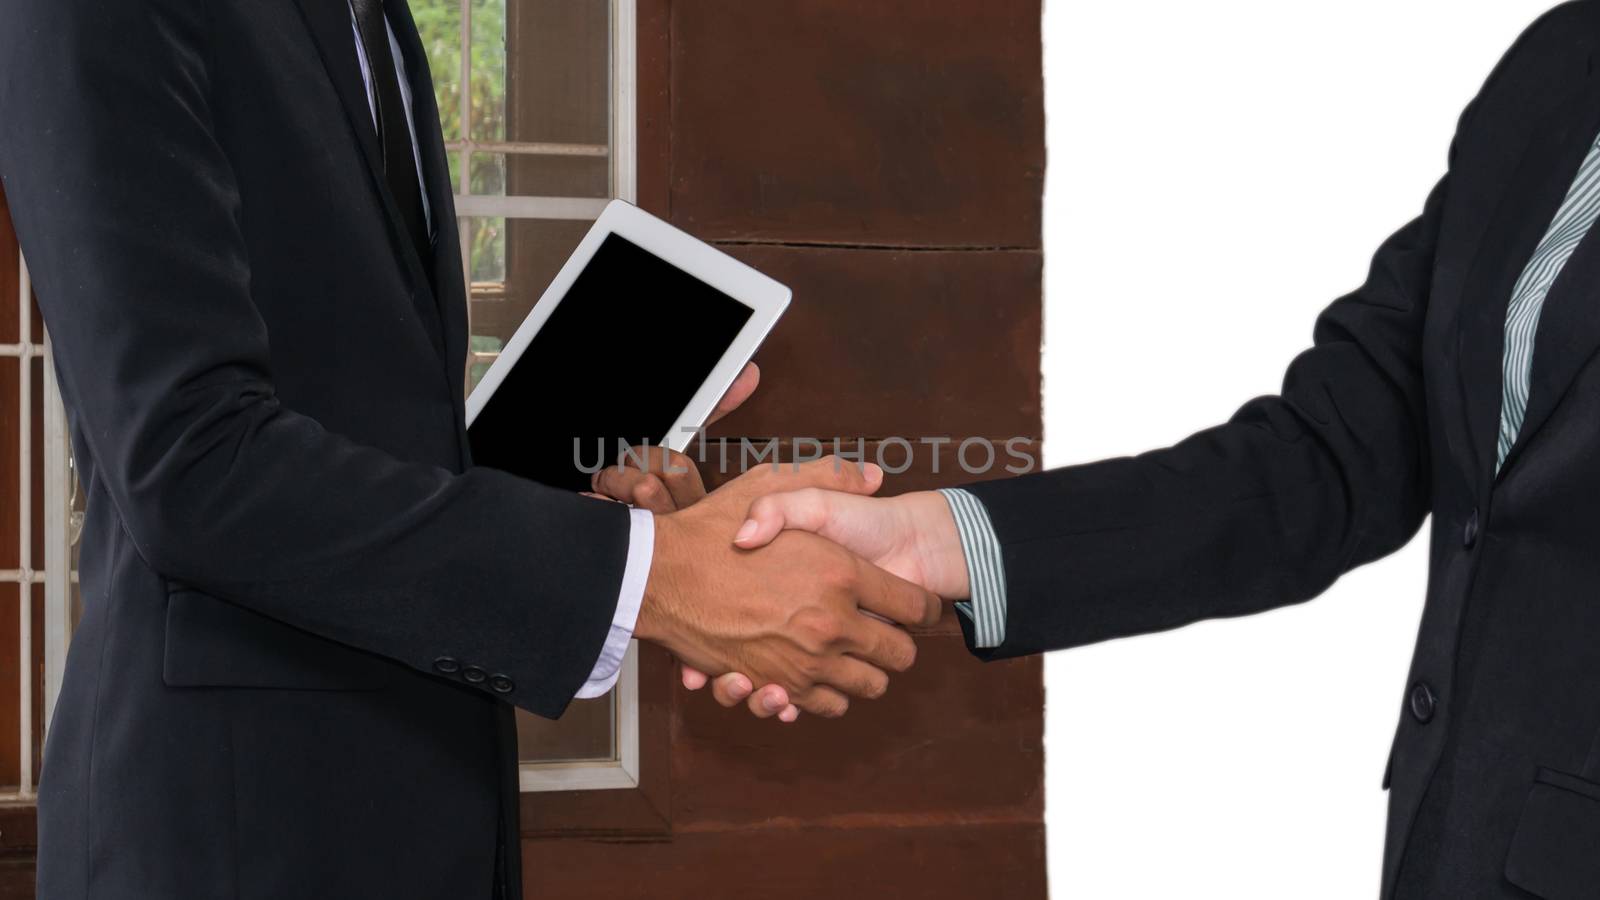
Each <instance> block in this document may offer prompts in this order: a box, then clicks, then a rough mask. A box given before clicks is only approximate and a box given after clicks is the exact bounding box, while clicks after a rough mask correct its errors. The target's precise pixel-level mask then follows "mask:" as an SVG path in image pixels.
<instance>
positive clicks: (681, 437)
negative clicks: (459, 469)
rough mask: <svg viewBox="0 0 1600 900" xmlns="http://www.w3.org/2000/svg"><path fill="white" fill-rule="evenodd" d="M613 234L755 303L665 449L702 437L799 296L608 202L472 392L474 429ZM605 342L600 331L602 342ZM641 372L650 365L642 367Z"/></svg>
mask: <svg viewBox="0 0 1600 900" xmlns="http://www.w3.org/2000/svg"><path fill="white" fill-rule="evenodd" d="M613 234H615V235H617V236H619V237H622V238H625V239H627V240H629V241H632V242H633V243H634V244H636V245H638V246H639V247H640V248H641V249H643V250H645V251H646V252H648V253H651V254H653V255H655V256H657V257H660V258H661V259H663V260H665V261H666V262H668V263H670V264H672V265H673V266H674V267H676V268H678V269H680V270H682V271H683V272H685V273H687V274H689V275H692V276H694V277H695V278H697V279H699V280H700V281H702V282H704V283H706V284H708V285H710V286H711V287H713V288H716V289H717V290H719V291H721V292H723V293H724V294H727V295H728V296H729V297H732V298H733V299H734V300H736V301H738V302H739V303H742V304H744V305H745V306H748V307H750V309H751V311H752V312H751V316H750V319H749V320H748V321H746V322H745V324H744V327H743V328H741V329H740V330H739V334H738V335H737V336H736V337H735V338H734V339H733V341H732V342H731V343H730V344H729V345H728V348H727V349H726V350H724V351H723V353H722V357H721V358H720V359H718V360H717V364H716V366H714V367H713V368H712V369H711V374H710V375H708V376H706V379H705V381H703V382H701V384H700V387H699V388H698V389H697V390H696V391H695V393H694V396H693V397H691V398H690V400H689V403H688V404H687V405H686V406H685V407H684V409H683V412H682V413H680V414H679V415H678V418H677V419H676V420H674V421H673V423H672V428H671V430H670V431H669V432H668V433H667V435H666V436H665V437H664V438H662V439H661V443H660V444H659V445H658V446H660V445H665V446H666V447H668V448H669V449H672V450H677V451H680V452H681V451H682V450H683V449H684V448H685V447H687V446H688V445H689V442H690V441H692V440H693V439H694V437H695V432H696V430H697V429H699V428H701V427H702V426H704V425H705V424H706V420H707V419H709V418H711V413H712V412H713V411H715V409H716V406H717V401H718V400H720V399H722V395H723V394H725V393H727V391H728V388H729V387H731V386H732V385H733V380H734V379H735V378H737V377H738V376H739V372H740V370H742V369H743V368H744V365H745V363H747V362H749V361H750V359H751V357H753V356H755V352H756V350H757V348H759V347H760V346H761V342H762V341H763V340H765V339H766V336H767V334H768V333H769V332H771V331H772V326H773V325H776V324H777V322H778V319H779V318H780V317H781V316H782V315H783V312H784V310H785V309H787V308H788V306H789V300H790V298H791V297H792V296H793V292H792V291H790V290H789V288H788V287H786V286H784V285H783V284H780V283H779V282H777V281H775V280H773V279H772V278H769V277H768V276H766V275H763V274H762V273H760V272H758V271H756V270H755V269H752V268H751V267H749V266H747V265H745V264H744V263H742V262H740V261H738V260H737V259H734V258H733V257H731V256H729V255H728V254H726V253H723V252H722V251H721V250H718V249H716V248H715V247H712V246H711V245H709V244H707V243H705V242H703V241H701V240H699V239H698V238H695V237H692V236H690V235H689V234H687V233H685V232H683V231H680V230H679V229H677V228H675V227H673V226H672V225H669V224H667V223H666V222H663V221H662V220H660V219H658V218H656V217H655V216H652V215H650V214H649V213H647V212H645V211H644V210H642V209H640V208H638V207H637V206H634V205H633V204H631V203H628V202H626V201H623V200H613V201H611V202H610V203H609V204H607V205H606V208H605V211H604V212H602V213H601V214H600V218H598V219H596V220H595V223H594V226H593V227H591V228H590V229H589V233H588V234H586V235H584V236H583V240H581V241H579V242H578V247H577V249H575V250H573V251H572V255H571V256H570V257H568V258H567V261H566V263H565V264H564V265H562V267H561V271H559V272H557V273H556V277H555V279H554V280H553V281H551V282H550V286H549V287H547V288H545V291H544V293H543V294H541V295H540V297H539V301H538V302H537V303H535V304H534V306H533V309H532V311H530V312H529V313H528V315H527V318H525V319H523V320H522V324H521V325H518V326H517V330H516V332H515V333H513V334H512V335H511V339H510V340H509V341H507V342H506V345H505V347H504V348H503V349H502V350H501V351H500V356H499V358H497V359H496V360H495V361H494V362H493V363H492V364H490V366H489V371H487V372H485V373H484V375H483V378H482V379H481V380H480V381H479V382H478V384H477V386H476V387H474V388H473V389H472V393H471V394H469V395H468V396H467V408H466V414H467V428H468V429H469V430H470V429H471V428H472V422H473V420H474V419H476V418H477V416H478V413H479V412H480V411H481V410H482V409H483V407H484V406H485V405H486V404H487V403H488V402H489V399H490V398H491V397H493V396H494V392H495V391H496V390H497V389H498V388H499V387H500V383H501V382H503V381H504V380H505V377H506V374H507V373H508V372H510V371H511V370H512V369H513V368H514V367H515V366H516V364H517V361H518V360H519V359H521V358H522V354H523V353H524V352H525V351H526V350H527V349H528V346H529V345H530V344H532V343H533V338H534V335H536V334H538V333H539V329H540V328H541V327H543V326H544V323H545V322H546V321H547V320H548V319H549V318H550V315H551V313H553V312H554V311H555V308H556V306H557V305H559V304H560V303H561V301H562V300H564V299H565V298H566V295H567V291H568V290H570V289H571V288H572V284H573V282H574V281H576V280H577V278H578V275H579V273H581V272H582V271H583V270H584V267H585V266H587V265H588V264H589V260H590V259H592V258H593V257H594V254H595V251H596V250H598V249H599V248H600V245H601V244H602V243H603V242H604V241H605V239H606V238H607V237H609V236H611V235H613ZM601 339H602V338H600V337H599V336H597V340H601ZM666 352H667V353H668V354H669V355H670V353H671V348H667V349H666ZM642 364H643V365H646V366H647V365H648V360H644V361H642ZM641 371H647V369H646V368H643V367H642V368H641ZM550 389H551V390H565V389H566V388H565V387H564V386H562V385H551V386H550ZM640 390H648V383H647V382H646V381H645V380H644V379H641V382H640Z"/></svg>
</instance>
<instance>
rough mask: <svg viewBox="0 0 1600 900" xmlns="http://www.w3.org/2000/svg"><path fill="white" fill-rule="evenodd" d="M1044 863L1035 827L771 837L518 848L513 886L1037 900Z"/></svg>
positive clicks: (731, 898) (709, 897) (646, 897)
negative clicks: (518, 873)
mask: <svg viewBox="0 0 1600 900" xmlns="http://www.w3.org/2000/svg"><path fill="white" fill-rule="evenodd" d="M947 777H958V773H951V774H949V775H948V776H947ZM1044 853H1045V847H1044V826H1043V825H1041V824H1038V823H1012V822H1000V823H992V824H991V823H964V824H953V823H945V822H939V823H926V824H922V825H920V826H911V827H908V826H906V825H889V826H880V827H871V826H866V827H860V828H828V827H822V828H785V827H779V828H763V829H758V830H741V831H734V832H707V833H696V834H681V835H678V836H677V837H675V838H674V839H673V840H672V841H670V842H667V843H658V844H606V843H600V842H595V841H546V842H540V843H525V844H523V865H522V872H523V876H522V877H523V883H524V885H525V892H526V893H527V895H528V896H529V897H537V898H539V900H569V898H570V900H590V898H595V897H605V898H608V900H664V898H706V900H743V898H750V900H756V898H759V900H818V898H827V900H856V898H860V900H902V898H905V900H909V898H917V900H947V898H948V900H973V898H988V897H995V898H1004V900H1042V898H1044V897H1045V896H1046V890H1045V876H1044Z"/></svg>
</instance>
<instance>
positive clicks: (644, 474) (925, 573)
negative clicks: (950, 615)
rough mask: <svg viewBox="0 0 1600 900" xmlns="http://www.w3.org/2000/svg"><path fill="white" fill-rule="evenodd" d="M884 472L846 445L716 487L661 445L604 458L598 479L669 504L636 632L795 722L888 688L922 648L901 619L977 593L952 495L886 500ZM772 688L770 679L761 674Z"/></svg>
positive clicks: (700, 680) (662, 509) (691, 682)
mask: <svg viewBox="0 0 1600 900" xmlns="http://www.w3.org/2000/svg"><path fill="white" fill-rule="evenodd" d="M882 483H883V472H882V470H881V469H879V468H878V467H877V466H875V465H872V464H870V463H868V464H865V465H860V464H857V463H854V462H851V461H847V460H843V459H840V458H838V457H832V456H829V457H824V458H822V459H819V460H814V461H810V462H806V463H802V464H776V463H774V464H772V465H762V466H760V467H758V468H756V469H753V470H751V471H749V472H746V473H744V474H743V475H741V476H739V477H738V478H737V479H735V480H733V481H731V482H729V483H728V484H726V485H724V486H723V487H721V488H719V489H718V490H716V491H715V492H712V493H710V494H709V495H708V494H707V493H706V490H705V487H704V485H703V483H702V482H701V479H700V475H699V473H698V472H697V471H696V470H695V468H694V466H693V465H692V464H691V463H690V461H689V460H688V458H687V457H685V456H683V455H682V454H680V453H676V452H673V451H670V450H664V449H662V448H659V447H655V448H649V449H648V450H647V451H644V452H641V453H640V454H638V455H637V456H636V455H634V454H629V455H626V456H625V457H624V462H623V463H619V464H618V465H616V466H610V467H607V468H605V469H602V470H601V471H600V472H598V473H596V474H595V476H594V485H593V486H594V490H595V492H596V493H597V494H600V495H603V496H605V497H608V498H611V499H615V500H621V501H623V502H627V503H631V504H633V505H634V506H636V507H638V508H641V509H647V510H650V511H651V512H653V513H655V514H656V517H655V527H656V537H655V551H654V555H653V558H652V561H651V567H650V576H649V581H648V582H647V584H646V587H645V592H644V599H643V602H642V603H641V606H640V610H639V618H638V622H637V624H636V625H635V628H634V636H635V637H637V638H639V639H640V640H645V641H649V642H651V643H655V644H658V645H660V646H662V647H664V648H666V649H667V650H669V651H670V652H672V653H673V654H674V655H675V656H676V657H677V659H678V660H679V662H681V663H682V664H683V682H684V685H685V686H686V687H688V688H689V689H691V690H695V689H698V688H701V687H704V686H705V685H706V684H707V683H708V681H711V679H710V678H709V677H708V675H707V673H711V674H714V675H716V676H717V677H716V678H715V681H714V683H713V684H712V693H713V695H714V696H715V697H716V698H717V700H718V701H719V702H721V703H722V704H723V705H724V706H734V705H736V704H738V703H740V702H745V703H746V704H747V705H748V707H749V709H750V711H751V712H752V713H753V714H755V715H756V716H758V717H761V718H770V717H773V716H777V717H778V718H779V719H780V720H781V721H785V722H792V721H794V720H795V719H796V718H797V717H798V716H799V714H800V711H801V710H804V711H806V712H809V713H812V714H815V715H820V716H828V717H836V716H841V715H843V714H844V713H845V710H846V709H847V708H848V707H849V704H850V698H851V697H860V698H864V699H875V698H877V697H880V696H882V695H883V693H884V692H885V691H886V690H887V689H888V686H889V674H888V673H890V672H903V671H905V670H906V669H908V668H910V666H911V664H912V663H913V662H914V661H915V660H916V645H915V643H914V642H913V641H912V639H911V636H910V635H909V634H907V633H906V631H905V630H904V629H903V628H901V627H900V626H914V625H922V626H927V625H932V624H934V623H936V622H937V621H938V620H939V617H940V614H941V612H942V605H943V604H942V600H943V599H960V598H964V597H966V596H967V594H968V587H967V569H966V560H965V557H964V556H963V555H962V551H961V544H960V539H959V536H958V533H957V531H956V526H955V520H954V517H953V516H952V514H951V512H950V508H949V506H948V504H947V503H946V501H945V499H944V498H943V497H942V496H940V495H939V494H936V493H931V492H922V493H915V494H908V495H905V496H902V497H896V498H892V499H876V498H873V497H871V496H870V495H871V494H873V493H875V492H876V491H877V490H878V488H879V487H880V486H881V485H882ZM758 684H759V685H762V688H761V689H760V690H759V691H757V690H756V689H755V686H756V685H758Z"/></svg>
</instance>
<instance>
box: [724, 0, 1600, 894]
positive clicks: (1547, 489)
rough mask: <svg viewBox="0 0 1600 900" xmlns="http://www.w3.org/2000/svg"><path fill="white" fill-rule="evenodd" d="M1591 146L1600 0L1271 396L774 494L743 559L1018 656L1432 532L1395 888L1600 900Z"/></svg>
mask: <svg viewBox="0 0 1600 900" xmlns="http://www.w3.org/2000/svg"><path fill="white" fill-rule="evenodd" d="M1597 136H1600V2H1595V0H1584V2H1578V3H1569V4H1566V5H1564V6H1561V7H1558V8H1557V9H1555V10H1553V11H1552V12H1550V13H1548V14H1547V15H1545V16H1544V17H1543V18H1542V19H1540V20H1539V21H1538V22H1537V23H1536V24H1534V25H1533V26H1532V27H1531V28H1530V29H1529V30H1528V31H1527V32H1526V33H1525V34H1524V35H1523V36H1522V38H1521V39H1520V40H1519V41H1518V42H1517V43H1516V45H1515V46H1514V47H1512V49H1511V50H1510V52H1509V53H1508V54H1507V55H1506V57H1505V58H1504V60H1503V61H1502V62H1501V63H1500V64H1499V66H1498V67H1497V68H1496V69H1495V71H1494V73H1493V75H1492V76H1491V77H1490V78H1489V80H1488V82H1487V84H1486V85H1485V86H1484V87H1483V89H1482V91H1481V93H1480V94H1479V95H1478V97H1477V98H1476V99H1475V100H1474V101H1473V102H1472V104H1471V105H1470V106H1469V107H1468V109H1467V110H1466V112H1465V113H1464V114H1463V115H1462V117H1461V121H1460V125H1459V129H1458V132H1457V135H1456V139H1455V143H1454V149H1453V151H1452V153H1451V155H1450V166H1449V173H1448V174H1447V175H1446V176H1445V178H1444V179H1443V180H1442V181H1441V182H1440V183H1439V185H1438V187H1437V188H1436V189H1435V190H1434V191H1433V193H1432V195H1431V196H1430V197H1429V199H1428V202H1427V205H1426V207H1425V208H1424V210H1423V212H1422V215H1421V216H1420V217H1419V218H1418V219H1416V220H1415V221H1413V222H1411V223H1410V224H1408V225H1406V226H1405V227H1404V228H1402V229H1401V230H1400V231H1399V232H1397V233H1396V234H1395V235H1394V236H1393V237H1391V238H1390V239H1389V240H1388V241H1387V242H1386V243H1384V245H1383V246H1382V247H1381V248H1380V249H1379V250H1378V252H1377V255H1376V257H1375V258H1374V260H1373V263H1372V270H1371V275H1370V277H1369V279H1368V280H1367V283H1366V284H1365V285H1363V286H1362V287H1361V288H1359V289H1357V290H1356V291H1355V292H1354V293H1352V294H1350V295H1348V296H1346V297H1344V298H1342V299H1340V300H1338V301H1337V302H1335V303H1334V304H1333V305H1332V306H1330V307H1328V309H1327V310H1326V311H1325V312H1324V313H1323V314H1322V316H1321V318H1320V319H1319V321H1318V323H1317V327H1316V331H1315V344H1314V346H1313V347H1312V348H1311V349H1309V350H1307V351H1306V352H1305V353H1303V354H1302V355H1301V356H1300V357H1299V358H1298V359H1296V360H1295V361H1294V363H1293V364H1292V365H1291V366H1290V367H1289V370H1288V373H1287V375H1286V377H1285V379H1284V383H1283V390H1282V392H1281V393H1280V394H1279V395H1277V396H1271V397H1262V398H1259V399H1256V400H1254V401H1251V402H1250V403H1248V404H1246V405H1245V406H1244V407H1243V408H1242V409H1241V410H1240V411H1239V412H1238V414H1237V415H1235V416H1234V418H1233V419H1232V420H1231V421H1230V422H1228V423H1227V424H1225V425H1221V426H1218V427H1216V428H1212V429H1210V430H1207V431H1204V432H1201V433H1199V434H1197V435H1194V436H1193V437H1191V438H1189V439H1188V440H1186V441H1183V442H1182V443H1180V444H1178V445H1177V446H1175V447H1171V448H1168V449H1164V450H1158V451H1155V452H1152V453H1146V454H1144V455H1141V456H1137V457H1132V458H1127V459H1115V460H1108V461H1105V462H1100V463H1094V464H1091V465H1084V466H1075V467H1071V468H1065V469H1059V470H1055V471H1050V472H1045V473H1041V474H1038V475H1032V476H1025V477H1022V478H1016V479H1012V480H1004V481H994V482H989V483H985V484H976V485H972V486H970V487H968V488H966V489H965V490H962V491H953V492H946V494H945V495H944V496H940V495H938V494H912V495H908V496H905V497H901V498H895V499H888V500H874V499H869V498H852V497H844V496H839V495H832V494H828V493H825V492H818V491H807V492H801V493H796V494H788V495H783V496H778V497H772V498H767V499H766V500H763V501H761V502H758V503H757V504H756V505H755V507H754V508H753V510H752V520H753V521H754V523H755V524H753V525H750V526H749V531H748V532H747V533H745V534H743V535H742V537H741V540H740V543H741V544H742V545H744V546H757V545H759V544H760V543H762V542H763V541H765V540H766V539H767V538H769V537H770V536H771V535H773V534H775V533H777V531H778V530H779V529H781V528H784V527H789V528H801V529H806V530H810V531H814V532H817V533H820V534H822V535H825V536H828V537H831V538H833V539H835V540H838V541H840V542H842V543H844V544H846V545H847V546H850V547H852V548H854V549H855V550H856V551H857V552H860V553H862V554H863V555H865V556H867V557H869V558H871V559H874V560H875V561H877V562H879V563H880V564H881V565H884V566H886V567H888V568H890V569H891V570H892V571H896V572H898V573H899V574H901V575H903V576H905V577H907V578H911V579H913V580H917V581H920V582H922V583H924V584H925V585H927V586H928V587H929V588H931V589H933V590H935V591H937V592H938V593H941V594H943V595H944V596H946V597H948V598H952V599H959V600H962V601H964V602H963V603H962V604H959V605H958V608H959V609H961V610H962V611H963V612H962V615H961V621H962V626H963V628H964V629H965V631H966V635H967V639H968V642H969V644H970V645H971V647H972V650H973V652H974V653H976V654H978V655H979V656H980V657H981V658H983V659H1003V658H1006V657H1014V656H1018V655H1022V654H1029V653H1040V652H1043V651H1047V650H1054V649H1059V648H1065V647H1073V646H1077V645H1082V644H1087V643H1091V642H1095V641H1101V640H1105V639H1107V638H1112V637H1117V636H1121V635H1131V634H1138V633H1143V632H1151V631H1158V630H1161V629H1167V628H1174V627H1177V626H1180V625H1183V624H1185V623H1189V622H1193V621H1195V620H1198V619H1204V618H1210V617H1216V616H1232V615H1239V614H1242V613H1249V612H1254V611H1258V610H1265V609H1269V608H1271V607H1275V606H1279V605H1283V604H1288V603H1295V602H1299V601H1303V600H1307V599H1310V598H1312V597H1314V596H1316V595H1317V594H1319V593H1321V592H1322V591H1323V590H1324V589H1326V588H1327V587H1328V586H1329V585H1330V584H1331V583H1332V582H1333V581H1334V580H1335V579H1336V578H1338V577H1339V576H1340V575H1341V574H1343V573H1344V572H1347V571H1349V570H1350V569H1352V568H1354V567H1356V566H1359V565H1361V564H1363V563H1366V562H1368V561H1371V560H1373V559H1376V558H1378V557H1380V556H1383V555H1385V554H1388V553H1390V552H1392V551H1394V550H1395V549H1396V548H1398V547H1400V546H1402V545H1403V544H1405V543H1406V542H1407V541H1409V540H1410V539H1411V538H1412V536H1413V535H1414V534H1415V533H1416V532H1417V530H1418V528H1419V527H1420V526H1421V525H1422V522H1423V520H1424V519H1425V518H1426V517H1427V516H1429V515H1430V514H1431V515H1432V516H1433V528H1432V534H1431V539H1430V540H1431V566H1432V575H1431V579H1430V583H1429V588H1428V598H1427V605H1426V611H1425V612H1424V615H1423V621H1422V629H1421V635H1420V638H1419V640H1418V643H1417V648H1416V654H1415V658H1414V661H1413V663H1412V666H1411V675H1410V679H1409V682H1408V684H1407V686H1406V690H1405V699H1404V702H1403V705H1402V710H1401V716H1400V722H1399V729H1398V734H1397V736H1396V738H1395V741H1394V748H1393V752H1392V755H1391V759H1390V764H1389V772H1390V774H1389V776H1388V784H1389V785H1390V788H1391V794H1390V809H1389V823H1388V841H1387V849H1386V852H1385V861H1384V867H1383V883H1382V893H1383V896H1384V897H1386V898H1387V897H1392V898H1403V900H1417V898H1452V900H1454V898H1508V900H1509V898H1526V897H1529V896H1536V897H1543V898H1549V900H1578V898H1594V897H1597V896H1600V514H1597V512H1596V511H1597V510H1600V363H1597V362H1596V360H1597V358H1600V228H1594V227H1593V226H1594V224H1595V220H1596V217H1597V215H1600V143H1597ZM732 679H733V676H727V677H725V678H724V679H722V680H719V682H718V685H717V690H718V692H719V695H720V696H721V697H722V699H724V700H725V701H731V700H732V699H733V698H732V697H731V696H729V695H728V693H727V685H728V684H729V683H730V680H732ZM768 691H776V689H767V688H763V689H762V691H758V692H756V694H757V695H763V694H765V693H767V692H768ZM777 693H778V694H780V695H781V691H777Z"/></svg>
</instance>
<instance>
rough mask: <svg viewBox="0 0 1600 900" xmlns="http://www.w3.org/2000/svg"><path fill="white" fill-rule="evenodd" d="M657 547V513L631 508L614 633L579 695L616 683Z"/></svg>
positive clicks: (593, 693)
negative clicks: (626, 555)
mask: <svg viewBox="0 0 1600 900" xmlns="http://www.w3.org/2000/svg"><path fill="white" fill-rule="evenodd" d="M655 549H656V519H655V516H653V515H651V514H650V513H648V512H646V511H645V510H642V509H630V510H628V562H627V565H626V566H624V567H623V569H622V590H621V592H620V593H619V594H618V595H617V612H616V614H615V615H613V616H612V617H611V633H610V634H608V635H606V643H605V646H604V647H601V648H600V658H599V659H597V660H595V663H594V670H593V671H591V672H590V673H589V680H588V681H586V682H584V684H583V687H581V688H579V689H578V695H577V698H578V699H579V700H588V699H591V698H593V697H601V696H604V695H605V693H606V692H607V691H609V690H611V689H612V688H613V687H615V686H616V683H617V676H618V675H620V674H622V657H623V656H624V655H626V654H627V652H628V644H629V643H630V642H631V641H632V640H633V626H634V625H636V624H637V623H638V621H639V604H640V603H642V602H644V585H645V582H646V581H648V580H649V578H650V560H651V558H652V557H653V556H654V555H655Z"/></svg>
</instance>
